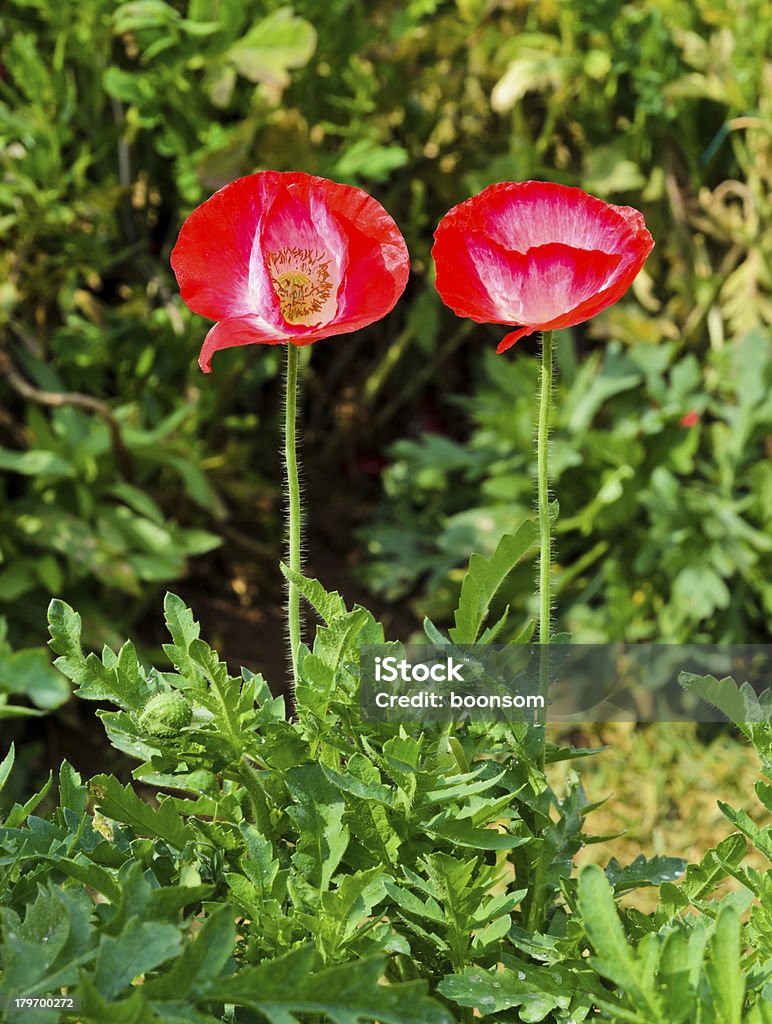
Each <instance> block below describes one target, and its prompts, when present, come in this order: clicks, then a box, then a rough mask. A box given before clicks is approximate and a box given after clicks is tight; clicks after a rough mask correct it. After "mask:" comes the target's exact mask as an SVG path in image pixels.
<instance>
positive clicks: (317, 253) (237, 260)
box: [171, 171, 409, 373]
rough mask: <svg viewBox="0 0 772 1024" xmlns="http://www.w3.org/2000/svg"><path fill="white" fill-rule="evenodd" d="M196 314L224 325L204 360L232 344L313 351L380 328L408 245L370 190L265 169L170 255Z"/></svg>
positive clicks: (210, 205)
mask: <svg viewBox="0 0 772 1024" xmlns="http://www.w3.org/2000/svg"><path fill="white" fill-rule="evenodd" d="M171 263H172V268H173V269H174V273H175V274H176V275H177V281H178V282H179V285H180V292H181V294H182V298H183V300H184V302H185V303H186V305H187V306H188V307H189V308H190V309H192V310H193V312H194V313H200V314H201V315H202V316H206V317H209V318H210V319H211V320H216V321H217V323H216V324H215V325H214V327H213V328H212V329H211V330H210V331H209V333H208V334H207V336H206V340H205V341H204V346H203V348H202V349H201V355H200V356H199V365H200V366H201V369H202V370H203V371H204V372H205V373H209V372H210V370H211V368H212V367H211V361H212V356H213V354H214V353H215V352H216V351H217V350H218V349H221V348H230V347H231V346H233V345H252V344H259V343H261V344H267V345H275V344H279V343H281V342H291V343H292V344H293V345H309V344H311V342H312V341H318V340H319V339H320V338H327V337H329V336H330V335H334V334H348V333H349V332H351V331H356V330H359V328H360V327H365V326H366V325H367V324H371V323H373V321H375V320H380V318H381V317H383V316H385V315H386V314H387V313H388V312H389V311H390V310H391V309H392V308H393V307H394V304H395V303H396V301H397V299H398V298H399V296H400V295H401V294H402V292H403V290H404V288H405V284H406V283H407V277H408V270H409V259H408V252H407V247H406V245H405V240H404V238H403V237H402V235H401V234H400V232H399V229H398V228H397V225H396V224H395V223H394V221H393V220H392V219H391V217H390V216H389V215H388V213H386V211H385V210H384V209H383V207H382V206H381V205H380V203H378V202H376V200H375V199H373V198H372V196H369V195H367V193H365V192H362V191H361V189H358V188H352V187H351V186H349V185H339V184H337V183H336V182H333V181H327V180H326V179H325V178H316V177H314V176H312V175H310V174H302V173H299V172H298V173H294V172H293V173H282V172H279V171H261V172H260V173H259V174H251V175H249V176H248V177H246V178H239V179H237V180H236V181H233V182H231V184H230V185H226V186H225V187H224V188H221V189H220V191H219V192H215V194H214V195H213V196H212V197H211V199H207V201H206V202H205V203H202V204H201V206H199V207H197V209H195V210H194V211H193V212H192V213H191V215H190V216H189V217H188V219H187V220H186V221H185V223H184V224H183V225H182V230H181V231H180V237H179V238H178V239H177V244H176V245H175V246H174V250H173V251H172V256H171Z"/></svg>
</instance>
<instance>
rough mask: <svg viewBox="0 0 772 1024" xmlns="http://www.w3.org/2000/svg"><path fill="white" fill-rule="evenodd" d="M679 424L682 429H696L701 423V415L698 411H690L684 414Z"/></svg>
mask: <svg viewBox="0 0 772 1024" xmlns="http://www.w3.org/2000/svg"><path fill="white" fill-rule="evenodd" d="M678 422H679V424H680V425H681V426H682V427H696V426H697V424H698V423H699V422H700V414H699V413H698V412H697V410H696V409H690V410H689V412H685V413H684V414H683V416H682V417H681V419H680V420H679V421H678Z"/></svg>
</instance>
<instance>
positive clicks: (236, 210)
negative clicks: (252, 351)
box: [171, 174, 271, 320]
mask: <svg viewBox="0 0 772 1024" xmlns="http://www.w3.org/2000/svg"><path fill="white" fill-rule="evenodd" d="M270 186H271V181H270V180H265V179H264V178H263V176H262V175H256V174H253V175H249V176H248V177H246V178H239V179H238V180H237V181H233V182H231V183H230V184H229V185H226V186H225V187H224V188H221V189H220V190H219V191H218V192H215V194H214V195H213V196H212V197H211V198H210V199H207V201H206V202H205V203H202V204H201V206H199V207H197V209H195V210H193V212H192V213H191V214H190V216H189V217H188V218H187V220H186V221H185V223H184V224H183V225H182V229H181V230H180V235H179V238H178V239H177V243H176V245H175V246H174V249H173V250H172V254H171V265H172V269H173V270H174V273H175V275H176V277H177V281H178V282H179V285H180V293H181V295H182V299H183V301H184V302H185V304H186V305H187V306H188V307H189V308H190V309H192V310H193V312H194V313H199V314H200V315H201V316H206V317H209V318H210V319H212V320H223V319H226V318H230V317H238V316H246V315H248V314H249V313H254V312H256V308H255V306H254V299H253V297H252V294H251V289H250V279H249V267H250V256H251V254H252V249H253V244H254V241H255V237H256V235H257V234H258V233H259V229H260V223H261V219H262V217H263V216H264V213H265V207H266V203H270V192H271V188H270Z"/></svg>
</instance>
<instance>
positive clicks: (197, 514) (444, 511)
mask: <svg viewBox="0 0 772 1024" xmlns="http://www.w3.org/2000/svg"><path fill="white" fill-rule="evenodd" d="M771 31H772V28H771V27H770V24H769V19H768V18H765V17H764V5H763V3H761V2H760V0H729V2H726V0H699V2H696V3H693V2H691V0H657V2H651V3H645V4H634V3H628V4H623V3H619V2H611V0H584V2H582V3H574V4H567V3H561V2H559V0H538V2H533V3H520V2H516V0H456V2H449V0H407V2H402V0H400V2H397V0H384V2H380V3H377V4H370V3H364V2H357V0H328V2H325V3H321V2H318V0H306V2H301V0H298V2H296V3H294V4H293V5H292V6H286V5H283V4H281V3H277V2H271V0H264V2H254V0H246V2H245V0H190V2H189V3H183V2H181V0H180V2H176V3H166V2H164V0H136V2H131V3H127V4H116V3H114V2H112V0H88V2H85V3H83V2H77V3H76V2H75V0H61V2H59V3H56V4H49V3H46V2H44V0H8V2H7V3H6V4H5V7H4V15H3V20H2V24H1V25H0V61H1V63H0V227H1V228H2V233H3V238H4V241H5V245H4V246H3V250H2V253H0V332H1V333H2V346H1V348H0V392H2V394H1V395H0V398H1V401H0V407H1V408H2V413H0V469H2V489H3V493H2V508H1V509H0V517H2V519H1V521H0V552H1V553H2V566H1V567H0V612H2V614H3V616H4V619H5V622H6V627H5V629H6V631H5V633H4V634H3V635H2V638H0V701H2V705H0V716H3V717H4V718H7V719H18V718H20V717H22V716H23V717H25V718H26V717H27V716H29V715H30V714H32V713H33V712H35V711H37V712H41V711H44V710H46V709H50V708H53V707H56V706H59V705H63V704H64V702H65V701H66V700H67V697H68V695H69V692H70V688H69V685H68V684H67V683H66V682H65V681H64V679H63V677H62V676H60V675H59V673H58V672H56V671H55V670H53V669H52V668H51V667H50V665H49V656H48V654H47V652H46V651H45V649H44V647H43V639H44V631H45V608H46V606H47V604H48V600H49V598H50V596H51V594H54V595H56V596H58V597H62V598H64V599H66V600H68V601H71V602H72V603H73V604H74V605H75V606H76V607H78V609H79V610H80V611H81V613H82V615H83V629H84V639H85V640H86V642H87V643H88V644H90V645H93V646H97V647H98V646H100V645H101V643H103V642H105V641H107V642H110V643H111V644H113V645H118V644H119V643H120V641H122V640H123V639H124V638H125V636H126V634H127V632H128V630H129V629H130V628H131V627H133V626H134V625H138V628H139V639H140V640H141V641H142V642H143V643H144V649H145V650H146V651H147V652H148V653H149V654H150V655H151V656H152V654H153V649H154V647H153V645H154V644H155V643H157V642H158V640H159V636H158V633H157V632H156V626H155V625H154V622H151V620H150V617H149V615H148V612H149V610H152V614H153V619H154V618H155V617H157V616H156V612H157V609H158V607H159V605H160V595H161V593H162V591H163V590H164V589H165V588H166V587H167V586H168V585H171V584H173V583H176V582H180V586H181V587H182V589H183V592H184V593H185V594H186V596H188V597H190V599H191V600H192V601H193V602H194V604H195V605H196V607H197V610H199V611H200V612H201V614H202V616H203V618H204V619H205V621H206V620H207V619H208V620H209V622H210V623H212V625H210V626H209V631H210V634H213V636H214V639H215V641H216V642H217V643H218V645H219V646H221V647H223V648H224V653H225V654H226V656H229V657H231V658H233V659H236V658H238V659H239V660H241V661H243V662H246V663H247V664H250V665H252V666H254V667H255V668H256V669H270V670H271V671H270V672H269V678H270V679H271V681H272V685H273V686H274V688H275V689H280V688H281V687H282V685H283V672H284V667H283V650H282V644H281V643H279V642H278V640H277V636H278V631H279V630H280V629H281V626H280V600H281V598H280V591H279V586H278V581H277V574H276V571H275V562H276V552H277V549H278V544H279V541H280V529H281V528H280V511H281V510H280V500H279V497H278V488H277V482H278V472H279V463H278V458H277V456H276V451H277V422H276V421H277V410H278V400H279V393H280V387H279V381H278V373H279V368H278V362H279V356H280V353H278V352H276V351H273V350H270V349H267V348H266V349H256V348H248V349H241V350H233V351H231V352H228V353H227V354H224V355H221V356H219V357H218V360H217V362H216V364H215V373H214V374H213V375H212V376H211V377H208V378H203V377H202V376H201V375H200V372H199V371H198V369H197V367H196V365H195V358H196V355H197V351H198V345H199V343H200V341H201V339H202V338H203V335H204V333H205V330H206V324H205V323H204V322H202V321H201V319H200V318H198V317H194V316H192V315H191V314H190V313H189V312H188V311H187V310H186V308H185V307H184V306H183V305H182V303H181V302H180V300H179V297H178V295H177V292H176V287H175V282H174V279H173V276H172V274H171V271H170V269H169V265H168V255H169V251H170V249H171V246H172V245H173V243H174V240H175V238H176V233H177V231H178V228H179V225H180V224H181V222H182V220H183V218H184V217H185V216H186V214H187V213H188V212H189V211H190V209H192V208H193V207H194V206H195V205H196V204H198V203H199V202H200V201H202V200H203V199H204V198H206V197H207V196H208V195H209V194H210V193H211V192H212V191H213V190H214V189H216V188H218V187H220V186H221V185H223V184H225V183H226V182H227V181H229V180H231V179H232V178H234V177H236V176H238V175H241V174H246V173H249V172H252V171H254V170H257V169H260V168H262V167H272V168H276V169H280V170H282V169H302V170H306V171H309V172H312V173H317V174H321V175H324V176H329V177H332V178H336V179H338V180H341V181H347V182H351V183H354V184H358V185H362V186H363V187H365V188H367V189H368V190H369V191H371V192H372V193H373V194H374V195H375V196H376V197H377V198H378V199H379V200H380V201H381V202H382V203H383V204H384V206H385V207H386V208H387V209H388V210H389V211H390V212H391V214H392V215H393V216H394V217H395V219H396V220H397V222H398V223H399V225H400V226H401V228H402V230H403V231H404V233H405V236H406V239H407V242H408V246H409V248H410V252H411V256H412V268H413V275H412V278H411V282H410V285H409V287H408V292H407V293H406V296H405V299H404V301H403V302H402V303H401V304H400V305H399V307H398V308H397V310H395V312H394V313H393V314H392V315H391V316H390V317H389V318H388V319H387V320H386V321H385V322H383V323H381V324H377V325H374V326H373V327H372V328H369V329H367V330H366V331H363V332H361V333H360V334H359V335H357V336H355V337H347V338H343V339H340V340H338V341H334V340H333V341H330V342H329V343H325V344H322V345H318V346H314V348H313V350H312V351H310V352H309V353H308V355H309V357H310V364H309V365H308V366H307V368H306V374H307V380H308V385H307V394H306V403H305V416H306V441H305V453H304V454H305V466H306V476H307V483H308V489H309V492H310V499H311V508H312V516H311V518H310V521H309V523H308V548H309V552H310V569H311V572H312V574H317V575H321V576H323V577H324V578H326V579H328V580H329V581H330V582H331V583H333V584H336V585H339V586H344V587H345V588H347V589H348V591H349V592H351V591H354V592H361V591H362V590H363V589H365V588H366V589H368V590H370V591H374V592H375V594H376V595H377V598H376V602H378V601H379V602H380V603H381V607H382V611H383V613H384V616H385V621H386V622H387V625H390V626H391V628H392V630H393V631H394V632H400V633H401V634H402V635H403V636H405V637H406V635H407V634H408V633H409V632H410V631H411V629H414V628H415V627H416V626H417V624H418V623H419V622H420V620H421V618H422V617H423V615H424V614H426V613H427V612H428V613H429V614H431V616H432V617H433V619H434V620H435V622H437V623H438V624H439V625H442V624H443V623H446V622H448V621H449V620H450V615H451V612H452V609H453V608H454V607H455V601H456V598H457V592H458V586H459V579H460V571H461V567H463V566H464V565H465V564H466V562H467V560H468V556H469V553H470V551H472V550H480V551H483V552H490V551H492V550H493V549H494V548H495V544H496V542H497V539H498V537H499V535H500V534H501V533H502V532H503V531H504V530H514V529H515V528H516V527H517V526H518V525H519V523H520V522H522V521H523V520H524V519H526V518H528V517H529V516H530V515H531V514H532V503H533V491H534V482H533V478H532V467H531V462H532V458H531V440H532V434H533V411H534V408H533V406H534V391H535V384H536V361H535V359H534V358H533V355H534V353H535V351H536V342H535V341H526V342H522V343H521V344H519V345H518V346H517V348H516V349H515V350H513V351H512V352H510V353H508V355H507V356H505V357H497V356H495V355H494V354H493V349H494V347H495V342H496V341H497V340H498V336H499V334H500V332H499V331H498V330H497V329H494V328H486V327H474V329H472V327H471V325H470V324H467V323H465V322H462V321H459V320H457V319H455V318H454V317H453V315H452V314H451V313H450V312H449V311H448V310H446V309H445V308H444V307H442V306H441V305H440V304H439V302H438V300H437V297H436V295H435V292H434V289H433V285H432V264H431V259H430V256H429V252H430V247H431V240H432V238H431V236H432V231H433V229H434V226H435V225H436V223H437V221H438V220H439V218H440V217H441V216H442V214H443V213H444V212H445V211H446V210H447V209H448V208H449V207H450V206H451V205H452V204H454V203H456V202H458V201H460V200H462V199H464V198H466V197H467V196H468V195H470V194H471V193H473V192H475V191H477V190H479V189H481V188H482V187H484V186H485V185H487V184H489V183H491V182H493V181H496V180H502V179H513V180H516V179H524V178H529V177H536V178H546V179H551V180H556V181H561V182H563V183H566V184H572V185H580V186H582V187H584V188H586V189H587V190H588V191H591V192H593V193H594V194H596V195H599V196H601V197H602V198H604V199H607V200H609V201H612V202H616V203H631V204H633V205H635V206H637V207H639V208H641V209H642V210H643V211H644V213H645V216H646V219H647V222H648V224H649V226H650V229H651V231H652V234H653V235H654V237H655V239H656V242H657V247H656V249H655V251H654V253H653V254H652V256H651V258H650V259H649V261H648V263H647V266H646V269H645V271H644V273H643V274H641V276H640V277H639V279H638V281H637V282H636V285H635V286H634V289H633V290H632V292H631V294H630V295H629V296H628V297H627V298H626V299H625V300H624V301H623V302H622V303H620V304H619V305H617V306H615V307H613V308H612V309H611V310H609V311H608V312H607V313H606V314H604V315H603V316H601V317H599V318H597V319H596V320H594V321H593V322H592V323H590V324H587V325H582V326H580V327H579V328H576V329H574V330H572V331H564V332H561V335H560V338H559V342H558V359H559V382H558V391H557V401H556V403H555V407H556V412H555V421H554V432H553V475H554V483H555V488H556V491H557V493H558V494H559V498H560V502H561V516H560V520H559V522H558V526H557V531H558V535H557V551H558V576H557V579H556V590H557V607H556V620H557V623H558V627H559V628H561V629H565V630H569V631H571V632H572V633H573V635H574V637H575V638H576V639H577V640H603V639H606V638H610V639H621V638H624V639H629V640H633V641H635V640H654V639H662V640H667V641H677V640H684V639H704V640H712V641H730V642H731V641H733V642H742V641H765V640H766V641H768V640H769V630H768V625H767V624H768V622H769V616H770V613H771V612H772V583H770V566H771V565H772V554H771V552H772V531H770V523H771V522H772V511H770V510H772V460H771V459H770V455H772V389H771V388H770V384H772V345H770V322H771V321H772V301H771V300H770V285H771V284H772V282H771V281H770V269H769V267H770V256H771V255H772V233H771V232H770V226H769V225H770V219H769V213H770V199H769V196H770V194H772V158H771V157H770V145H769V143H770V119H769V107H770V96H772V64H770V61H769V52H770V46H769V43H770V38H769V36H770V32H771ZM354 528H356V529H357V530H358V533H357V534H356V536H357V537H358V540H356V539H355V538H354V535H353V532H352V530H353V529H354ZM531 592H532V568H531V566H529V565H525V566H523V567H521V568H520V569H519V570H516V572H515V573H514V574H513V575H512V578H511V580H510V583H509V589H508V591H507V592H506V593H504V594H503V595H502V600H507V601H509V602H510V603H512V604H513V606H514V608H515V610H516V611H517V612H518V613H519V615H514V616H512V618H511V622H512V628H513V630H516V629H517V628H519V626H520V625H521V624H522V620H523V619H524V618H525V616H526V615H527V613H528V611H529V608H528V605H529V601H530V600H531V597H530V595H531ZM78 714H79V712H76V711H74V710H73V707H72V704H71V702H70V703H69V704H67V705H65V706H64V708H63V710H62V711H61V712H60V719H59V721H60V723H61V722H64V723H67V722H68V721H69V723H70V725H71V727H72V728H73V729H75V730H78V729H80V730H81V731H82V729H83V720H82V719H81V718H79V717H78ZM5 725H6V728H7V729H9V730H10V724H9V723H8V722H6V723H5ZM20 728H21V726H20V725H19V724H17V725H16V726H15V730H14V731H15V732H17V733H19V735H21V733H20ZM30 730H31V731H30ZM36 730H37V731H36ZM41 730H44V731H41ZM46 730H48V731H46ZM25 734H26V735H27V736H28V737H32V738H37V739H38V740H39V741H40V740H41V739H42V740H45V743H46V745H47V747H48V749H49V750H53V751H56V750H57V749H58V748H57V744H56V741H55V740H53V738H52V732H51V730H50V729H49V727H48V726H42V725H38V726H35V725H34V724H33V725H29V724H27V725H26V726H25ZM9 735H10V732H9ZM41 749H42V747H41V746H38V747H37V748H36V747H35V745H34V744H30V745H28V747H27V750H28V757H29V759H30V760H31V761H34V758H35V756H36V753H35V752H36V751H37V752H38V753H39V752H40V751H41ZM94 756H99V755H96V754H95V755H94ZM22 760H23V759H22ZM57 763H58V762H57ZM18 767H19V765H18V764H17V771H18ZM16 777H17V778H20V776H18V775H17V776H16Z"/></svg>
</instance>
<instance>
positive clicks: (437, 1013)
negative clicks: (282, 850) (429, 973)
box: [209, 949, 452, 1024]
mask: <svg viewBox="0 0 772 1024" xmlns="http://www.w3.org/2000/svg"><path fill="white" fill-rule="evenodd" d="M313 964H314V957H313V952H312V951H311V950H305V949H300V950H294V951H293V952H291V953H288V954H287V955H286V956H283V957H280V958H279V959H277V960H271V961H267V962H266V963H263V964H260V965H259V966H258V967H248V968H246V969H245V970H243V971H241V972H240V973H239V974H237V975H235V976H234V977H232V978H228V979H226V980H223V981H219V982H217V983H216V984H215V985H214V986H213V987H212V989H211V990H210V992H209V997H210V998H214V999H219V1000H221V1001H223V1002H226V1003H235V1004H236V1005H237V1006H248V1007H251V1008H252V1009H254V1010H257V1011H258V1012H259V1013H262V1014H263V1015H264V1016H265V1017H266V1018H267V1019H268V1021H269V1022H270V1024H290V1022H291V1021H294V1020H295V1019H296V1018H295V1016H294V1015H295V1014H296V1013H297V1014H318V1015H320V1017H321V1018H322V1019H323V1020H324V1021H329V1022H330V1024H363V1022H364V1021H371V1020H373V1021H376V1020H377V1021H378V1022H379V1024H452V1021H451V1018H450V1016H449V1014H448V1013H447V1011H446V1010H445V1009H444V1008H443V1007H441V1006H440V1005H439V1003H436V1002H435V1001H434V1000H432V999H430V998H429V997H428V995H427V994H426V983H425V982H420V981H416V982H407V983H398V984H394V983H392V984H389V985H382V984H380V980H381V978H382V976H383V972H384V968H385V965H386V961H385V959H383V958H381V957H371V958H367V959H363V960H356V961H353V962H351V963H347V964H341V965H339V966H336V967H329V968H327V969H326V970H322V971H313Z"/></svg>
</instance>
